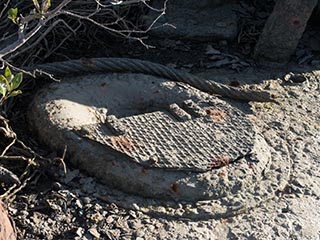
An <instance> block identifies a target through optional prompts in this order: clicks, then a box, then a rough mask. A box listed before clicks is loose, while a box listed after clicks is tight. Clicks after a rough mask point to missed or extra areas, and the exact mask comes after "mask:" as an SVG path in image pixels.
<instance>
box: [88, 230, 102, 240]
mask: <svg viewBox="0 0 320 240" xmlns="http://www.w3.org/2000/svg"><path fill="white" fill-rule="evenodd" d="M88 232H89V233H90V234H91V235H92V236H93V237H95V238H98V239H99V238H100V233H98V231H97V229H96V228H90V229H89V230H88Z"/></svg>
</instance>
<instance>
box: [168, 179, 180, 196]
mask: <svg viewBox="0 0 320 240" xmlns="http://www.w3.org/2000/svg"><path fill="white" fill-rule="evenodd" d="M178 188H179V185H178V183H176V182H175V183H172V184H171V185H170V190H171V191H172V192H173V193H175V194H177V193H178V190H179V189H178Z"/></svg>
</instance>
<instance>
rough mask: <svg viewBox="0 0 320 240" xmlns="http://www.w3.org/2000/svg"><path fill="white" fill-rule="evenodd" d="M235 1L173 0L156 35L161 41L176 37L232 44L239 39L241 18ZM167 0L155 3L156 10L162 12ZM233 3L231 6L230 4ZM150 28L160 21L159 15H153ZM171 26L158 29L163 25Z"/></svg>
mask: <svg viewBox="0 0 320 240" xmlns="http://www.w3.org/2000/svg"><path fill="white" fill-rule="evenodd" d="M233 2H234V1H232V0H228V1H223V2H222V1H220V0H218V1H217V0H216V1H208V0H198V1H196V0H187V1H186V0H173V1H168V3H167V9H166V14H165V15H163V16H161V18H160V19H159V20H158V22H157V23H156V24H155V27H156V28H155V29H154V30H152V31H151V33H152V34H154V35H156V36H159V37H165V38H167V37H173V38H183V39H191V40H197V41H207V40H232V39H234V38H235V37H236V35H237V31H238V27H237V16H236V14H235V12H234V5H233V4H232V3H233ZM163 3H164V1H163V0H155V1H153V7H155V8H158V9H161V8H162V7H163ZM226 3H229V4H226ZM149 17H150V19H149V20H148V21H147V25H148V24H150V23H151V22H152V21H154V19H155V18H156V17H157V12H153V11H150V12H149ZM166 23H168V24H171V25H173V26H175V28H173V27H171V26H164V27H160V28H157V26H160V25H162V24H166Z"/></svg>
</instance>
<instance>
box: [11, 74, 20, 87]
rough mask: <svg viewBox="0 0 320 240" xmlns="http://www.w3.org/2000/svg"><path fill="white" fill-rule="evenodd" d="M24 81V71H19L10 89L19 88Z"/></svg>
mask: <svg viewBox="0 0 320 240" xmlns="http://www.w3.org/2000/svg"><path fill="white" fill-rule="evenodd" d="M21 82H22V73H18V74H17V75H16V76H14V78H13V79H12V81H11V89H10V90H15V89H17V88H18V87H19V86H20V84H21Z"/></svg>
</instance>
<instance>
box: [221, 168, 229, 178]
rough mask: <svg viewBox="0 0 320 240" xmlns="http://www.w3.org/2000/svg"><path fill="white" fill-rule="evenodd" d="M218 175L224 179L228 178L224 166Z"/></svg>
mask: <svg viewBox="0 0 320 240" xmlns="http://www.w3.org/2000/svg"><path fill="white" fill-rule="evenodd" d="M219 176H220V177H221V178H224V179H226V178H228V171H227V169H225V168H223V169H221V170H220V172H219Z"/></svg>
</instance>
